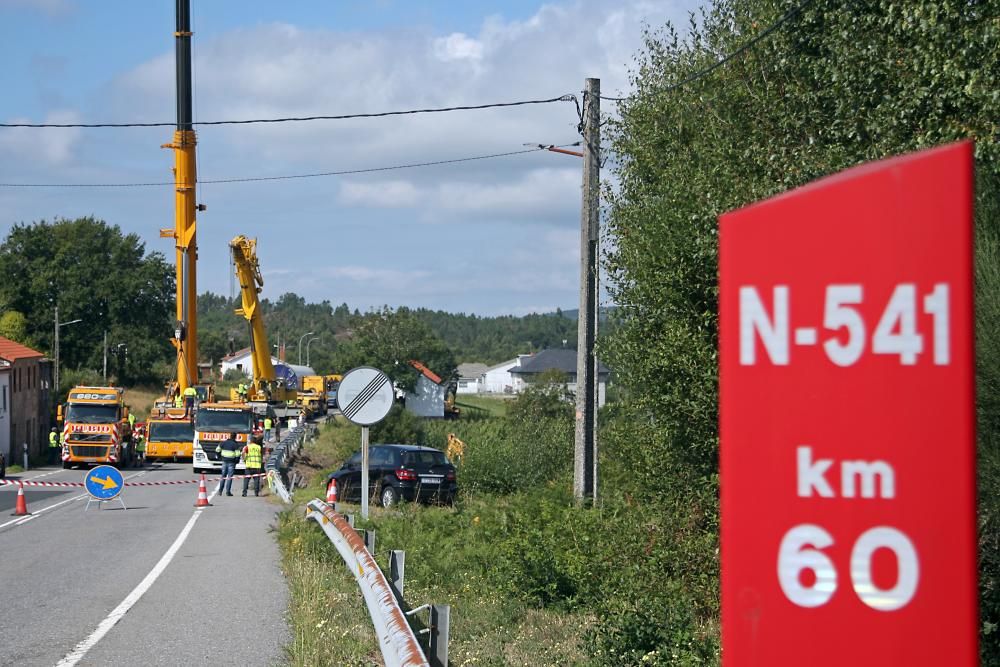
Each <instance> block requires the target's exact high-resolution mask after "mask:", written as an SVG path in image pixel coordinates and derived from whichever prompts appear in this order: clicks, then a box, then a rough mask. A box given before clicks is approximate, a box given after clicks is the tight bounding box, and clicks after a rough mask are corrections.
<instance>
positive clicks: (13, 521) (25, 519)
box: [0, 470, 149, 528]
mask: <svg viewBox="0 0 1000 667" xmlns="http://www.w3.org/2000/svg"><path fill="white" fill-rule="evenodd" d="M147 472H149V471H148V470H143V471H142V472H137V473H135V474H133V475H129V476H128V477H126V478H125V479H126V480H130V479H135V478H136V477H142V476H143V475H145V474H146V473H147ZM8 486H9V485H8ZM4 488H7V487H6V486H0V489H4ZM11 488H15V487H11ZM43 488H44V487H43ZM54 488H59V487H54ZM64 488H65V487H64ZM88 495H90V494H87V493H84V494H81V495H79V496H73V497H72V498H67V499H66V500H60V501H59V502H57V503H53V504H51V505H46V506H45V507H43V508H41V509H39V510H35V511H34V512H32V513H31V516H28V517H18V518H16V519H11V520H10V521H8V522H7V523H0V528H5V527H7V526H9V525H11V524H15V525H17V526H20V525H23V524H25V523H28V522H29V521H31V520H32V519H34V518H35V517H36V516H38V515H39V514H41V513H42V512H47V511H48V510H51V509H55V508H56V507H59V506H60V505H65V504H66V503H71V502H73V501H74V500H82V499H83V498H86V497H87V496H88Z"/></svg>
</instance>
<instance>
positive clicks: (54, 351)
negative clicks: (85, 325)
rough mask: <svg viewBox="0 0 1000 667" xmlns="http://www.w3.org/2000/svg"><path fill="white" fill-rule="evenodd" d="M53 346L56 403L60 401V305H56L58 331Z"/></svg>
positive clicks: (53, 393)
mask: <svg viewBox="0 0 1000 667" xmlns="http://www.w3.org/2000/svg"><path fill="white" fill-rule="evenodd" d="M52 347H53V348H54V350H53V355H52V356H54V357H55V358H56V367H55V369H54V370H55V373H54V375H55V378H53V383H52V384H53V386H54V387H55V391H53V392H52V395H53V396H55V397H56V403H58V402H59V306H56V331H55V340H54V341H53V344H52Z"/></svg>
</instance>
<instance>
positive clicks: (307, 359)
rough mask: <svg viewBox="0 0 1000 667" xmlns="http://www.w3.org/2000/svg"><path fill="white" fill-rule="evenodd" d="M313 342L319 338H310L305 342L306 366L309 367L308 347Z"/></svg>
mask: <svg viewBox="0 0 1000 667" xmlns="http://www.w3.org/2000/svg"><path fill="white" fill-rule="evenodd" d="M314 340H319V336H316V337H315V338H310V339H309V340H307V341H306V366H308V365H309V346H310V345H312V342H313V341H314Z"/></svg>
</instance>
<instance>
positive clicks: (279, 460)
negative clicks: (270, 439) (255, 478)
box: [264, 423, 316, 503]
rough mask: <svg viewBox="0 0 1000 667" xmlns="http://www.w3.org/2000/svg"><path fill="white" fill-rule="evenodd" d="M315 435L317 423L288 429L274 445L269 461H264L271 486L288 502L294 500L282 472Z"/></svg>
mask: <svg viewBox="0 0 1000 667" xmlns="http://www.w3.org/2000/svg"><path fill="white" fill-rule="evenodd" d="M314 437H316V425H315V424H308V423H306V424H299V425H298V426H296V427H295V428H293V429H288V430H286V431H285V436H284V437H283V438H281V440H279V441H278V444H277V445H275V446H274V449H272V450H271V454H270V456H268V457H267V461H266V462H265V463H264V469H265V470H266V471H267V479H268V480H269V481H270V483H271V487H272V488H273V489H274V490H275V492H276V493H277V494H278V495H279V496H281V499H282V500H283V501H285V502H286V503H290V502H292V494H291V493H289V491H288V488H287V487H286V486H285V480H284V478H283V477H282V474H283V472H284V471H285V470H286V469H287V468H288V463H289V461H291V460H292V457H294V456H295V455H296V454H298V453H299V451H300V450H301V449H302V446H303V445H304V444H305V442H306V440H307V439H309V440H311V439H312V438H314Z"/></svg>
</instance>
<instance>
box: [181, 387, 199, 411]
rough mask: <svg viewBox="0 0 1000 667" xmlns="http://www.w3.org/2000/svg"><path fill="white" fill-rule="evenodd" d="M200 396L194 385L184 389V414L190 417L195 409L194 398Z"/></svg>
mask: <svg viewBox="0 0 1000 667" xmlns="http://www.w3.org/2000/svg"><path fill="white" fill-rule="evenodd" d="M197 396H198V392H197V391H195V388H194V387H188V388H187V389H185V390H184V416H185V417H190V416H191V410H193V409H194V399H195V398H196V397H197Z"/></svg>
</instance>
